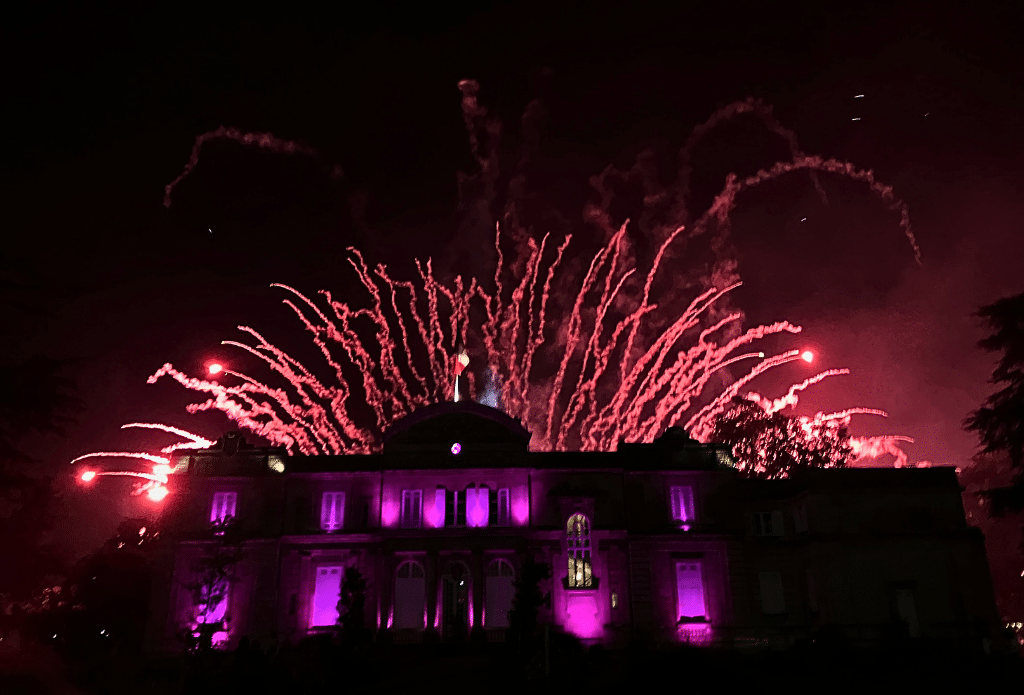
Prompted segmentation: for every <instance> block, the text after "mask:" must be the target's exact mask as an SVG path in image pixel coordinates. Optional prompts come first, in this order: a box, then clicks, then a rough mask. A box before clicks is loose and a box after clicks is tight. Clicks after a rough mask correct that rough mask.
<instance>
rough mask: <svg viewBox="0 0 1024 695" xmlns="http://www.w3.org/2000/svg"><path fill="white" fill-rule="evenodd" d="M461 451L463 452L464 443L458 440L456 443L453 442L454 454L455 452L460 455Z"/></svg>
mask: <svg viewBox="0 0 1024 695" xmlns="http://www.w3.org/2000/svg"><path fill="white" fill-rule="evenodd" d="M461 453H462V445H461V444H459V443H458V442H455V443H454V444H452V454H454V455H455V456H458V455H459V454H461Z"/></svg>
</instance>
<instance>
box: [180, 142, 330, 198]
mask: <svg viewBox="0 0 1024 695" xmlns="http://www.w3.org/2000/svg"><path fill="white" fill-rule="evenodd" d="M219 139H227V140H234V141H235V142H237V143H240V144H242V145H252V146H255V147H258V148H260V149H263V150H267V151H268V152H275V153H277V154H301V155H305V156H307V157H313V158H319V157H320V153H319V152H318V151H317V150H315V149H314V148H312V147H309V146H307V145H303V144H302V143H298V142H294V141H292V140H283V139H281V138H279V137H277V136H275V135H274V134H273V133H247V132H245V131H243V130H239V129H238V128H226V127H224V126H221V127H220V128H217V129H216V130H211V131H210V132H208V133H203V134H202V135H200V136H199V137H197V138H196V139H195V142H194V143H192V154H191V155H190V156H189V158H188V162H187V163H186V164H185V168H184V169H183V170H182V172H181V173H180V174H178V176H177V178H175V179H174V180H173V181H171V182H170V183H169V184H167V185H166V186H164V207H165V208H169V207H171V194H172V193H173V192H174V188H175V186H177V185H178V184H179V183H181V182H182V181H183V180H184V179H185V177H186V176H188V175H189V174H191V173H192V170H193V169H195V168H196V165H197V164H199V152H200V150H202V149H203V144H204V143H206V142H208V141H210V140H219ZM340 175H341V169H340V168H338V167H335V168H334V169H333V170H332V171H331V176H333V177H337V176H340Z"/></svg>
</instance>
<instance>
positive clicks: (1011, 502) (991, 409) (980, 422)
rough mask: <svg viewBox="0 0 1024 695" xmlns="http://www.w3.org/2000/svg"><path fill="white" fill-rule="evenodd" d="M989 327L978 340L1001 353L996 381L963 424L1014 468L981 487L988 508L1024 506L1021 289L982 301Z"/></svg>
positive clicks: (987, 450) (1023, 296)
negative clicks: (1008, 477) (1008, 479)
mask: <svg viewBox="0 0 1024 695" xmlns="http://www.w3.org/2000/svg"><path fill="white" fill-rule="evenodd" d="M977 315H978V316H979V317H981V318H982V319H984V320H985V323H986V324H987V325H988V327H989V328H990V329H991V331H992V333H991V334H990V335H989V336H988V337H987V338H985V339H984V340H982V341H981V342H980V343H979V345H980V346H981V347H982V348H984V349H985V350H988V351H990V352H997V353H1002V355H1001V357H1000V359H999V364H998V365H996V368H995V370H994V371H993V372H992V378H991V379H990V382H991V383H993V384H995V385H996V386H998V387H999V389H998V390H997V391H996V392H995V393H993V394H992V395H991V396H989V397H988V399H987V400H986V401H985V404H984V405H982V406H981V407H980V408H978V409H977V410H975V411H974V412H973V413H971V414H970V415H969V416H968V417H967V420H966V421H965V423H964V426H965V427H966V428H967V429H968V430H970V431H973V432H976V433H977V434H978V438H979V439H980V441H981V450H982V452H984V453H1002V454H1005V455H1007V456H1008V457H1009V460H1010V466H1011V467H1013V468H1014V469H1015V470H1016V473H1015V475H1014V478H1013V482H1012V483H1011V484H1010V485H1009V486H1006V487H1000V488H995V489H992V490H989V491H987V492H986V493H985V495H986V496H987V497H988V499H989V500H990V501H991V509H992V513H994V514H996V515H997V516H998V515H1002V514H1005V513H1007V512H1010V511H1021V510H1024V293H1021V294H1018V295H1015V296H1013V297H1005V298H1003V299H1000V300H999V301H997V302H995V303H994V304H989V305H988V306H984V307H982V308H981V309H980V310H979V311H978V314H977Z"/></svg>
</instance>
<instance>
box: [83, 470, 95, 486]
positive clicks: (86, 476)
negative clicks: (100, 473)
mask: <svg viewBox="0 0 1024 695" xmlns="http://www.w3.org/2000/svg"><path fill="white" fill-rule="evenodd" d="M95 478H96V471H85V472H84V473H82V475H81V477H80V478H79V479H80V480H81V481H82V482H83V483H88V482H90V481H91V480H93V479H95Z"/></svg>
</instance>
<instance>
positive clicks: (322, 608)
mask: <svg viewBox="0 0 1024 695" xmlns="http://www.w3.org/2000/svg"><path fill="white" fill-rule="evenodd" d="M343 571H344V570H343V569H342V568H341V567H317V568H316V583H315V584H314V586H313V615H312V616H311V618H310V621H309V625H310V627H327V626H330V625H334V624H335V623H337V622H338V600H339V599H340V597H341V575H342V572H343Z"/></svg>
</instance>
